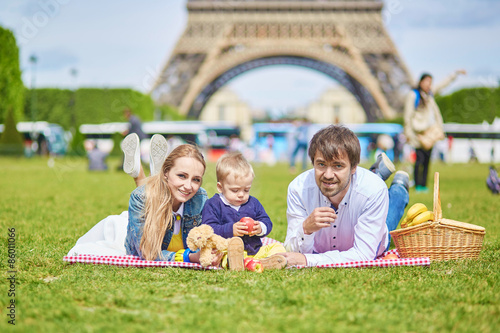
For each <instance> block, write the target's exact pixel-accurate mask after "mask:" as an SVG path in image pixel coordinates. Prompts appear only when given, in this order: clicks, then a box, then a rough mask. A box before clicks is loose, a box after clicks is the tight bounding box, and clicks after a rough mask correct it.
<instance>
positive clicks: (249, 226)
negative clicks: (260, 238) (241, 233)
mask: <svg viewBox="0 0 500 333" xmlns="http://www.w3.org/2000/svg"><path fill="white" fill-rule="evenodd" d="M240 222H243V223H245V224H246V225H247V232H248V233H249V234H250V233H251V232H252V231H253V226H254V225H255V221H254V220H253V219H252V218H251V217H242V218H241V219H240Z"/></svg>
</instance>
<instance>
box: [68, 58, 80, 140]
mask: <svg viewBox="0 0 500 333" xmlns="http://www.w3.org/2000/svg"><path fill="white" fill-rule="evenodd" d="M69 72H70V75H71V76H72V77H73V93H72V96H71V127H72V131H73V135H74V134H75V133H76V114H75V103H76V78H77V76H78V70H77V69H76V68H71V69H70V71H69Z"/></svg>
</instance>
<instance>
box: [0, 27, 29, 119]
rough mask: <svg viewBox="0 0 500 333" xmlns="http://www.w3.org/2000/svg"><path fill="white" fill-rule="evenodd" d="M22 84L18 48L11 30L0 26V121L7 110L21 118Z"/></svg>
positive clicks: (15, 116)
mask: <svg viewBox="0 0 500 333" xmlns="http://www.w3.org/2000/svg"><path fill="white" fill-rule="evenodd" d="M23 94H24V85H23V81H22V80H21V70H20V68H19V48H18V47H17V44H16V38H15V37H14V34H13V33H12V31H10V30H8V29H5V28H2V27H0V122H2V123H3V122H4V120H5V118H6V116H7V113H8V112H9V110H12V112H13V113H14V115H13V116H14V118H15V119H17V120H22V119H23V104H24V99H23Z"/></svg>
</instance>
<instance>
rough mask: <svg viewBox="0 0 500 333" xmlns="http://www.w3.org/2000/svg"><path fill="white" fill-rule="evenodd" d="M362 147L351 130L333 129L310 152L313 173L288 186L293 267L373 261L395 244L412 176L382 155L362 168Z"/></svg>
mask: <svg viewBox="0 0 500 333" xmlns="http://www.w3.org/2000/svg"><path fill="white" fill-rule="evenodd" d="M360 152H361V148H360V145H359V140H358V138H357V137H356V135H355V134H354V133H353V132H352V131H351V130H349V129H348V128H346V127H342V126H334V125H332V126H329V127H327V128H324V129H322V130H321V131H319V132H318V133H316V134H315V135H314V137H313V138H312V140H311V143H310V148H309V157H310V158H311V161H312V164H313V169H312V170H308V171H306V172H304V173H302V174H300V175H299V176H297V178H295V179H294V180H293V181H292V182H291V183H290V185H289V187H288V196H287V204H288V208H287V220H288V229H287V235H286V240H285V248H286V249H287V251H289V252H287V253H281V255H283V256H285V257H286V258H287V262H288V265H306V266H318V265H324V264H335V263H341V262H350V261H364V260H374V259H376V258H377V257H379V256H380V255H381V254H382V253H384V251H386V249H387V248H388V247H389V244H390V235H389V231H392V230H394V229H396V227H397V225H398V223H399V220H400V219H401V217H402V216H403V213H404V209H405V207H406V205H407V204H408V201H409V194H408V183H409V176H408V174H407V173H406V172H403V171H399V172H397V173H396V175H395V176H394V179H393V181H392V184H391V187H390V189H389V190H388V189H387V186H386V184H385V182H384V181H385V180H386V179H387V178H389V177H390V175H391V174H392V173H393V172H394V171H395V168H394V165H393V164H392V162H391V161H390V159H389V158H388V157H387V156H386V155H385V154H381V155H379V156H378V159H377V162H376V163H375V164H374V165H373V166H372V167H371V168H370V171H369V170H367V169H364V168H362V167H359V166H358V164H359V161H360Z"/></svg>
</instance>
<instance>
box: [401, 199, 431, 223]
mask: <svg viewBox="0 0 500 333" xmlns="http://www.w3.org/2000/svg"><path fill="white" fill-rule="evenodd" d="M433 220H434V213H433V212H431V211H429V210H427V207H426V206H425V205H424V204H423V203H416V204H414V205H413V206H411V207H410V209H408V212H407V213H406V216H405V218H404V219H403V221H402V222H401V228H406V227H413V226H415V225H418V224H420V223H424V222H427V221H433Z"/></svg>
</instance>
